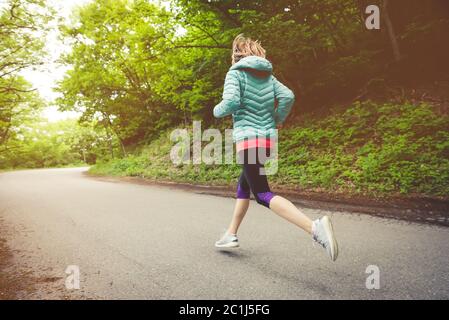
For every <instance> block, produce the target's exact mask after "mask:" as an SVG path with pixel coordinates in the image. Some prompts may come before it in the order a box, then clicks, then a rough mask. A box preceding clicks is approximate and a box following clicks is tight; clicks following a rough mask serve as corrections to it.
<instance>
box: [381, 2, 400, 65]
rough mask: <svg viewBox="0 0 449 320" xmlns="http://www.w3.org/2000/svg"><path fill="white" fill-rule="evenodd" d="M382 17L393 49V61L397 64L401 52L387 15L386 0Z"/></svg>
mask: <svg viewBox="0 0 449 320" xmlns="http://www.w3.org/2000/svg"><path fill="white" fill-rule="evenodd" d="M382 16H383V18H384V20H385V24H386V26H387V32H388V37H389V39H390V43H391V47H392V49H393V55H394V60H395V61H396V62H398V61H399V60H401V52H400V51H399V44H398V40H397V38H396V34H395V33H394V29H393V23H392V22H391V19H390V15H389V13H388V0H384V1H383V12H382Z"/></svg>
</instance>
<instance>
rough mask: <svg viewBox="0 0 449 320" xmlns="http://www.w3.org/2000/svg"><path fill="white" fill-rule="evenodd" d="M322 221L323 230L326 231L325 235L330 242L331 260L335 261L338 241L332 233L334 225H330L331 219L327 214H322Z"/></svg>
mask: <svg viewBox="0 0 449 320" xmlns="http://www.w3.org/2000/svg"><path fill="white" fill-rule="evenodd" d="M322 223H323V227H324V231H325V232H326V236H327V237H328V239H329V242H330V244H331V260H332V261H335V260H337V257H338V243H337V239H335V235H334V227H333V226H332V221H331V219H330V218H329V217H328V216H324V217H323V218H322Z"/></svg>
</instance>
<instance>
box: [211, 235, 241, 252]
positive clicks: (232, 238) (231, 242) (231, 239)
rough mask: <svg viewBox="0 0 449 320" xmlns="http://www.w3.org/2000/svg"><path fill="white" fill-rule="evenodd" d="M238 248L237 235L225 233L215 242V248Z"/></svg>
mask: <svg viewBox="0 0 449 320" xmlns="http://www.w3.org/2000/svg"><path fill="white" fill-rule="evenodd" d="M238 246H239V239H238V238H237V235H235V234H230V233H228V232H225V234H224V235H223V236H222V237H221V239H220V240H218V241H217V242H215V247H217V248H236V247H238Z"/></svg>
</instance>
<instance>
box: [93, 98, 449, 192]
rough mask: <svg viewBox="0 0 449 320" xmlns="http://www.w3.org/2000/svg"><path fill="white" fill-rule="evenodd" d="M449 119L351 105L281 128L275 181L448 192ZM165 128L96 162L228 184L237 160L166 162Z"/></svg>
mask: <svg viewBox="0 0 449 320" xmlns="http://www.w3.org/2000/svg"><path fill="white" fill-rule="evenodd" d="M448 129H449V117H448V116H440V115H437V114H436V113H435V112H434V111H433V109H432V107H431V106H429V105H426V104H420V105H413V104H409V103H406V104H402V105H397V104H383V105H378V104H375V103H372V102H364V103H355V104H354V105H352V106H351V107H350V108H348V109H347V110H346V111H345V112H343V113H342V112H339V113H337V112H336V113H335V114H333V115H332V116H329V117H327V118H325V119H323V120H310V121H308V122H307V123H304V124H303V125H302V126H299V127H291V128H288V129H283V130H281V131H280V137H279V141H280V144H279V154H280V157H279V171H278V173H277V174H276V175H274V176H270V178H269V179H270V180H271V181H272V182H273V183H275V184H276V185H282V186H284V187H289V188H295V189H297V188H299V189H303V190H311V191H326V192H332V193H349V194H365V195H372V196H379V197H380V196H383V197H386V196H392V195H398V194H403V195H419V196H447V195H448V194H449V130H448ZM171 147H172V142H170V140H169V132H164V133H163V134H162V135H161V137H160V138H159V139H157V140H155V141H153V142H152V143H151V144H150V145H149V146H147V147H146V148H145V149H144V151H143V152H141V153H140V154H139V155H138V156H129V157H127V158H125V159H116V160H113V161H111V162H108V163H102V164H98V165H97V166H95V167H94V168H92V169H91V170H92V171H93V172H96V173H103V174H119V175H140V176H143V177H147V178H151V179H161V180H174V181H183V182H193V183H198V184H221V185H227V184H232V185H233V184H235V181H236V179H237V177H238V175H239V173H240V168H239V166H238V165H236V164H233V165H212V166H210V165H205V164H201V165H182V166H174V165H173V164H172V163H171V161H170V156H169V154H170V149H171Z"/></svg>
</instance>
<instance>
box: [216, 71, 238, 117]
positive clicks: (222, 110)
mask: <svg viewBox="0 0 449 320" xmlns="http://www.w3.org/2000/svg"><path fill="white" fill-rule="evenodd" d="M238 72H239V71H238V70H231V71H229V72H228V73H227V74H226V79H225V83H224V90H223V100H222V101H221V102H220V103H219V104H217V105H216V106H215V108H214V116H215V117H216V118H222V117H225V116H228V115H230V114H233V113H234V112H235V111H236V110H237V109H238V108H239V107H240V81H239V77H238Z"/></svg>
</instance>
